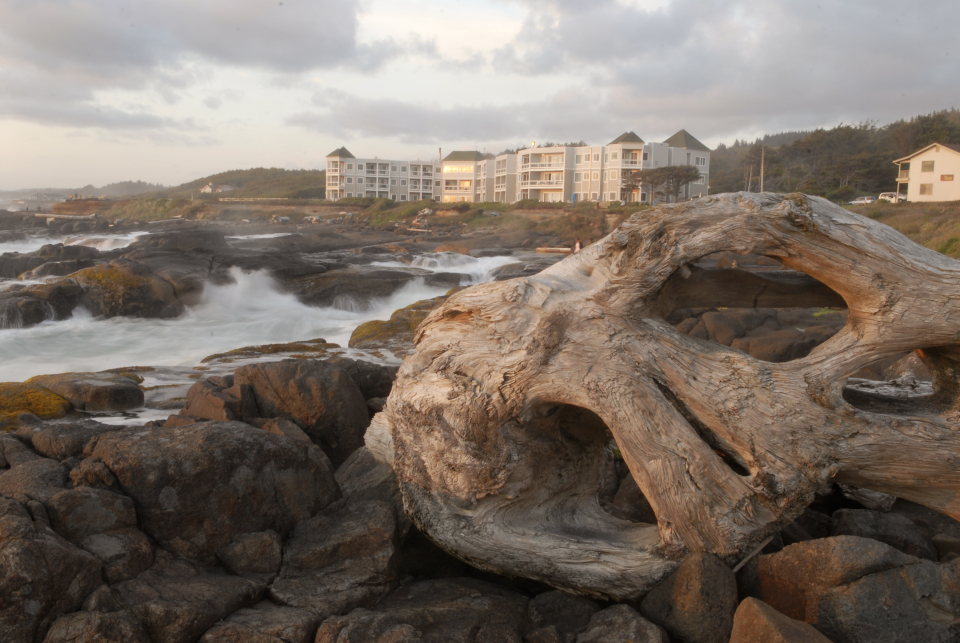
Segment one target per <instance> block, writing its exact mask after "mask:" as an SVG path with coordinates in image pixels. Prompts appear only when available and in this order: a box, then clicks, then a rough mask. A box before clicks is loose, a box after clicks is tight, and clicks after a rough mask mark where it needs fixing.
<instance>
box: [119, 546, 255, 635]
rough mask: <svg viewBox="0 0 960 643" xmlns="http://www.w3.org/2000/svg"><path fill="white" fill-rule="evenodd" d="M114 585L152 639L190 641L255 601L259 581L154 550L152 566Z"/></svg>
mask: <svg viewBox="0 0 960 643" xmlns="http://www.w3.org/2000/svg"><path fill="white" fill-rule="evenodd" d="M114 589H116V591H117V593H118V594H119V595H120V598H121V599H122V600H123V602H124V603H125V604H126V605H128V606H129V607H130V611H131V613H132V614H133V615H134V616H136V617H137V618H138V619H139V620H140V622H141V623H143V625H144V627H145V629H146V630H147V632H148V634H149V635H150V637H151V638H152V639H153V640H154V641H158V642H160V641H162V642H163V643H192V642H193V641H196V640H197V639H199V638H200V637H201V636H202V635H203V634H204V632H206V631H207V630H208V629H210V627H211V626H212V625H213V624H214V623H216V622H217V621H219V620H220V619H222V618H225V617H226V616H228V615H229V614H232V613H233V612H235V611H237V610H238V609H240V608H241V607H244V606H246V605H249V604H250V603H252V602H254V601H255V600H256V599H257V597H258V596H259V595H260V594H261V593H262V591H263V585H261V584H259V583H255V582H253V581H251V580H248V579H245V578H239V577H237V576H229V575H226V574H215V573H210V572H206V571H203V570H202V569H200V568H199V567H196V566H195V565H193V564H192V563H190V562H188V561H186V560H183V559H181V558H175V557H173V556H171V555H170V554H168V553H167V552H165V551H158V552H157V556H156V562H154V564H153V567H151V568H150V569H148V570H147V571H145V572H143V573H142V574H140V575H139V576H137V577H136V578H134V579H132V580H128V581H123V582H122V583H118V584H117V585H116V586H115V587H114Z"/></svg>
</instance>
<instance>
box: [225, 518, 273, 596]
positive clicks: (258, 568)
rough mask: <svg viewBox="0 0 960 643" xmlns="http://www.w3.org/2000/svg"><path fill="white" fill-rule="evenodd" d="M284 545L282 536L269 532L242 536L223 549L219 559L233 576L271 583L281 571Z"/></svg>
mask: <svg viewBox="0 0 960 643" xmlns="http://www.w3.org/2000/svg"><path fill="white" fill-rule="evenodd" d="M282 554H283V543H282V541H281V540H280V534H278V533H277V532H275V531H271V530H267V531H261V532H257V533H252V534H242V535H240V536H238V537H237V539H236V540H235V541H233V542H232V543H230V544H229V545H227V546H226V547H221V548H220V549H219V550H218V551H217V558H219V559H220V562H221V563H223V566H224V567H226V568H227V570H228V571H230V572H231V573H233V574H236V575H237V576H245V577H247V578H253V579H254V580H259V581H262V582H264V583H269V582H270V581H272V580H273V579H274V577H276V575H277V572H278V571H280V559H281V555H282Z"/></svg>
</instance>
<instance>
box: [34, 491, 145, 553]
mask: <svg viewBox="0 0 960 643" xmlns="http://www.w3.org/2000/svg"><path fill="white" fill-rule="evenodd" d="M44 506H46V508H47V512H48V513H49V515H50V524H51V525H52V526H53V528H54V530H56V532H57V533H58V534H60V535H61V536H63V537H64V538H67V539H68V540H79V539H81V538H86V537H87V536H92V535H93V534H100V533H103V532H105V531H113V530H115V529H123V528H125V527H136V526H137V512H136V510H135V509H134V507H133V501H132V500H130V498H127V497H126V496H123V495H120V494H119V493H113V492H112V491H107V490H106V489H96V488H93V487H80V488H79V489H64V490H63V491H61V492H60V493H58V494H56V495H55V496H53V497H52V498H50V500H48V501H47V502H45V503H44Z"/></svg>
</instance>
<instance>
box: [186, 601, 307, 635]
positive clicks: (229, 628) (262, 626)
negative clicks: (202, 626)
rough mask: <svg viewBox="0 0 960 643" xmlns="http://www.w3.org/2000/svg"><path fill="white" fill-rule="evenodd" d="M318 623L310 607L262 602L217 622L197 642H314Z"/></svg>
mask: <svg viewBox="0 0 960 643" xmlns="http://www.w3.org/2000/svg"><path fill="white" fill-rule="evenodd" d="M319 625H320V619H319V617H317V615H316V614H314V613H313V612H311V611H310V610H301V609H296V608H294V607H277V606H275V605H273V604H271V603H269V602H263V603H260V604H258V605H257V606H255V607H253V608H244V609H242V610H239V611H237V612H234V613H233V614H231V615H230V616H229V617H227V619H226V620H224V621H221V622H220V623H217V624H216V625H215V626H214V627H213V628H211V629H210V631H209V632H207V633H206V634H204V635H203V638H202V639H200V643H261V642H262V643H313V637H314V635H315V634H316V632H317V627H318V626H319Z"/></svg>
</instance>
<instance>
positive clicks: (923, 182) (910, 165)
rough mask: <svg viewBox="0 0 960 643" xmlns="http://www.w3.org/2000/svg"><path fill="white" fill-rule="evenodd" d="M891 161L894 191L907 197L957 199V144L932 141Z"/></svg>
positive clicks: (959, 184) (959, 160)
mask: <svg viewBox="0 0 960 643" xmlns="http://www.w3.org/2000/svg"><path fill="white" fill-rule="evenodd" d="M894 163H896V164H897V167H898V168H899V169H900V171H899V172H898V175H897V194H898V195H900V194H903V193H904V192H905V193H906V195H907V201H960V182H958V180H957V177H958V176H960V145H945V144H942V143H933V144H932V145H928V146H927V147H925V148H923V149H922V150H918V151H916V152H914V153H913V154H911V155H909V156H905V157H903V158H902V159H897V160H896V161H894Z"/></svg>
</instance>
